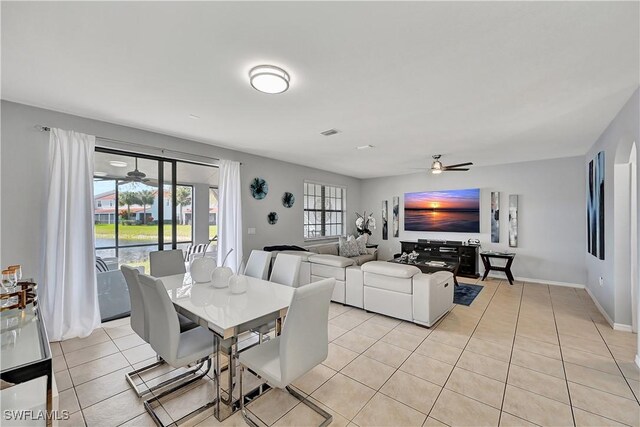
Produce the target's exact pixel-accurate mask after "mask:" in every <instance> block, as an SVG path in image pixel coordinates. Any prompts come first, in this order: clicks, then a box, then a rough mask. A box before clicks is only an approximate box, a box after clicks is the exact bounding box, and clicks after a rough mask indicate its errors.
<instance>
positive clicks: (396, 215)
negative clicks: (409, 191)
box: [393, 196, 400, 237]
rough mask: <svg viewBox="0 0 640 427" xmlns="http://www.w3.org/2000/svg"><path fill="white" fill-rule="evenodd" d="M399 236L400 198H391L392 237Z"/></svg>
mask: <svg viewBox="0 0 640 427" xmlns="http://www.w3.org/2000/svg"><path fill="white" fill-rule="evenodd" d="M399 236H400V197H398V196H394V197H393V237H399Z"/></svg>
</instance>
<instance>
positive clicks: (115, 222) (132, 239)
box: [94, 151, 192, 273]
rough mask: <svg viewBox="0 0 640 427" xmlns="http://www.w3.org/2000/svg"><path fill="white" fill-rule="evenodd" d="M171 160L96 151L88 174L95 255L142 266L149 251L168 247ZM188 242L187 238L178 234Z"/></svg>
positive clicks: (170, 232) (188, 237)
mask: <svg viewBox="0 0 640 427" xmlns="http://www.w3.org/2000/svg"><path fill="white" fill-rule="evenodd" d="M174 168H175V161H168V160H164V159H154V158H149V157H141V156H134V155H130V154H121V153H117V152H111V151H97V152H96V165H95V176H94V197H95V204H94V209H95V211H94V221H95V238H96V255H97V256H99V257H102V258H107V259H109V261H110V262H111V263H112V264H115V263H117V265H121V264H126V265H129V266H133V267H143V268H144V271H145V272H146V273H149V252H151V251H157V250H158V249H159V248H160V247H162V246H163V247H164V248H165V249H170V248H172V247H174V246H173V239H172V236H173V230H174V227H175V226H174V223H173V211H174V209H173V203H172V197H171V192H172V191H173V181H172V178H173V176H174V173H173V169H174ZM181 238H182V241H186V242H189V241H191V240H192V238H191V236H181Z"/></svg>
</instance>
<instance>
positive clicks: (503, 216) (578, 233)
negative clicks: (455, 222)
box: [362, 156, 586, 285]
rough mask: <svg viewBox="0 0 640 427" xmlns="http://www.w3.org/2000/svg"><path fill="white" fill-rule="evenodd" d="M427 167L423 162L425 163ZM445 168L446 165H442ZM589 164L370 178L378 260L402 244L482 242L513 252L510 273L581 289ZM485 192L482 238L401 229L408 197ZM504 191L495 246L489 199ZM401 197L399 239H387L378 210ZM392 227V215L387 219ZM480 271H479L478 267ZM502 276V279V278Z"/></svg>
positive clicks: (366, 186)
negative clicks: (514, 226) (514, 205)
mask: <svg viewBox="0 0 640 427" xmlns="http://www.w3.org/2000/svg"><path fill="white" fill-rule="evenodd" d="M425 163H426V162H425ZM445 164H446V161H445ZM584 175H585V173H584V158H583V157H582V156H580V157H570V158H562V159H553V160H544V161H534V162H525V163H512V164H507V165H496V166H488V167H471V170H470V171H468V172H444V173H442V174H440V175H433V174H431V173H429V172H428V171H424V172H420V173H414V174H410V175H401V176H395V177H385V178H374V179H366V180H364V181H363V185H362V201H363V206H362V208H363V209H366V210H367V212H369V211H371V210H373V212H374V213H375V218H376V221H377V225H378V227H377V229H376V230H375V231H374V233H373V236H372V239H371V240H372V241H374V242H375V243H379V244H380V247H379V256H380V258H382V259H390V258H392V257H393V254H394V253H398V252H399V251H400V243H399V242H400V241H401V240H417V239H428V238H430V239H448V240H462V241H466V240H467V239H470V238H473V239H480V241H481V244H482V249H483V250H498V251H513V252H516V253H517V255H516V259H515V261H514V263H513V267H512V271H513V274H514V275H515V276H516V277H520V278H528V279H537V280H543V281H548V282H561V283H566V284H577V285H583V284H584V283H585V280H586V271H585V267H584V247H585V244H586V237H585V232H584V230H585V227H586V220H585V214H584V208H585V203H586V202H585V182H584ZM463 188H480V233H479V234H474V233H435V232H415V231H405V230H404V212H403V209H404V208H403V200H404V193H407V192H416V191H427V190H452V189H463ZM492 191H499V192H501V197H500V243H491V221H490V210H491V201H490V198H491V192H492ZM510 194H517V195H518V196H519V198H518V247H517V248H509V243H508V205H509V197H508V196H509V195H510ZM393 196H400V237H399V238H394V237H392V234H391V233H389V240H387V241H384V240H382V227H381V211H380V209H381V203H382V200H389V209H391V200H392V199H393ZM389 226H391V212H390V213H389ZM479 269H480V271H481V272H482V271H483V268H482V264H481V262H480V261H479ZM498 274H502V273H498Z"/></svg>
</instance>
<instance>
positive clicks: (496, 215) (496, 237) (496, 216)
mask: <svg viewBox="0 0 640 427" xmlns="http://www.w3.org/2000/svg"><path fill="white" fill-rule="evenodd" d="M491 243H500V193H499V192H497V191H492V192H491Z"/></svg>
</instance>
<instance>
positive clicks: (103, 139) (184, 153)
mask: <svg viewBox="0 0 640 427" xmlns="http://www.w3.org/2000/svg"><path fill="white" fill-rule="evenodd" d="M35 128H36V129H38V130H39V131H40V132H49V131H50V130H51V127H50V126H43V125H35ZM96 139H100V140H102V141H105V142H115V143H117V144H125V145H131V146H134V147H141V148H150V149H152V150H160V152H162V154H165V153H175V154H182V155H187V156H194V157H202V158H203V159H210V160H216V161H220V159H219V158H217V157H210V156H202V155H200V154H192V153H186V152H184V151H177V150H167V149H164V148H158V147H154V146H152V145H145V144H139V143H136V142H129V141H122V140H119V139H113V138H106V137H103V136H96ZM175 160H180V159H175ZM182 160H186V161H189V160H188V159H182ZM240 164H241V165H242V163H240Z"/></svg>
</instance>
